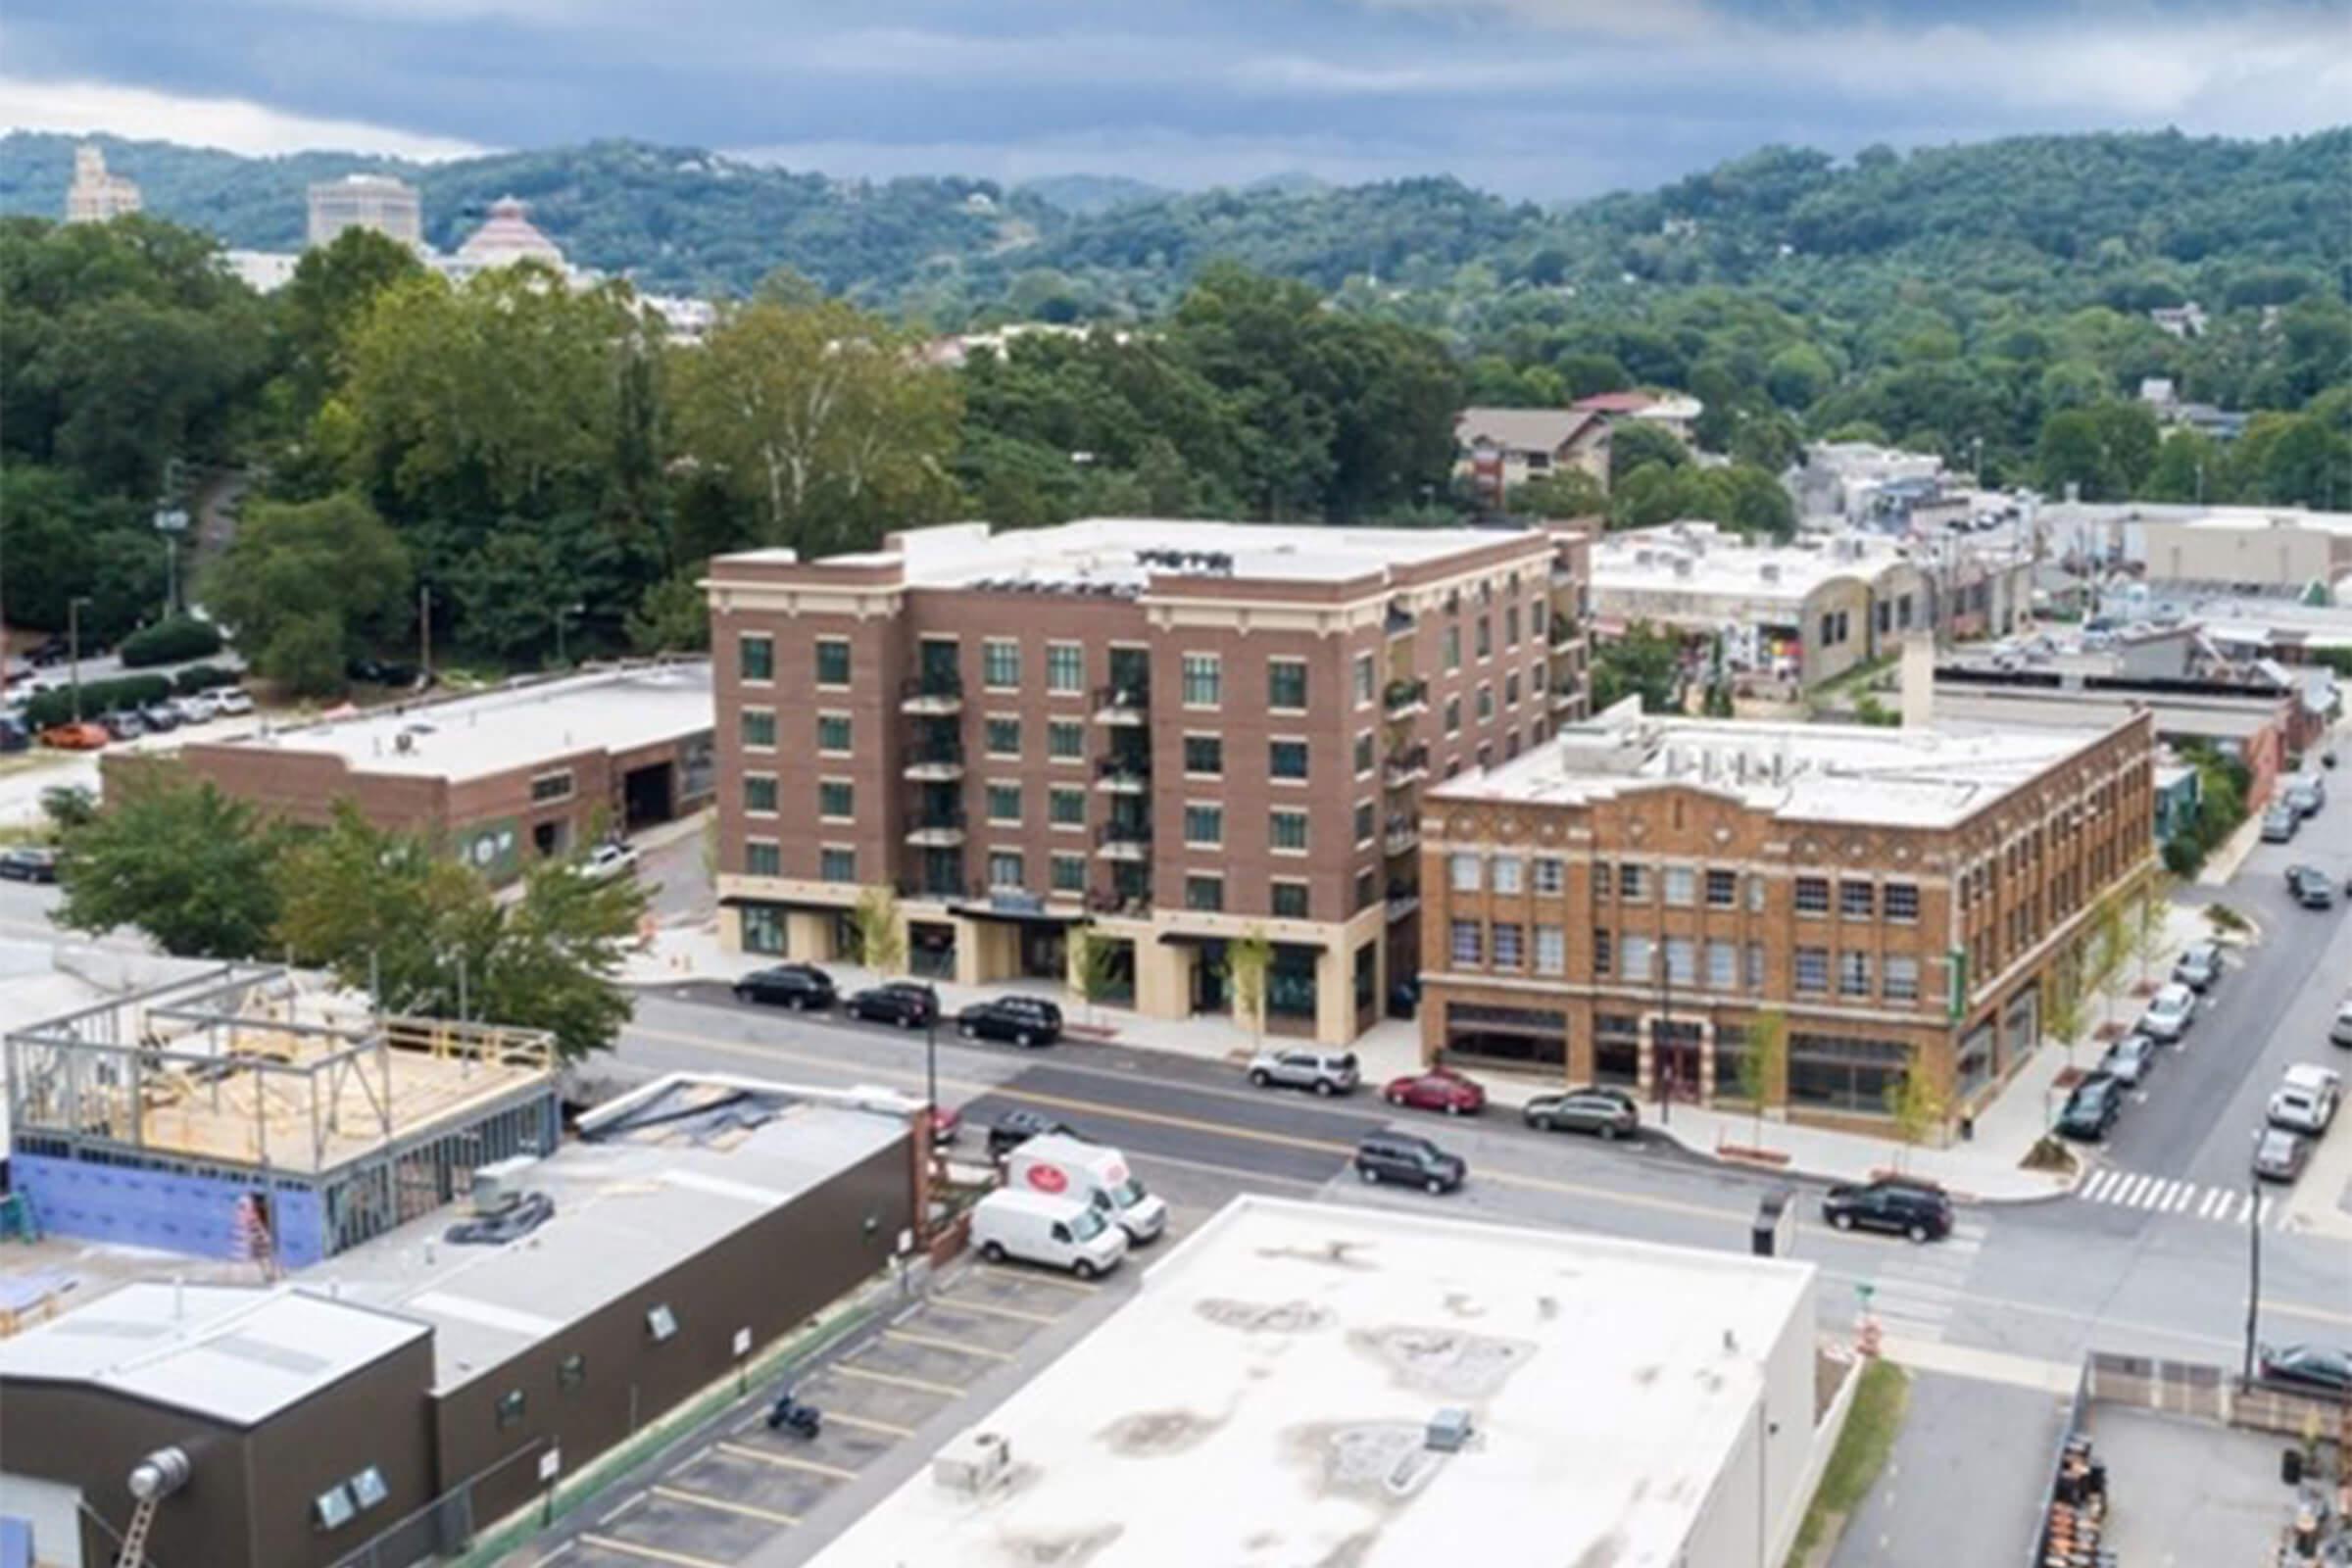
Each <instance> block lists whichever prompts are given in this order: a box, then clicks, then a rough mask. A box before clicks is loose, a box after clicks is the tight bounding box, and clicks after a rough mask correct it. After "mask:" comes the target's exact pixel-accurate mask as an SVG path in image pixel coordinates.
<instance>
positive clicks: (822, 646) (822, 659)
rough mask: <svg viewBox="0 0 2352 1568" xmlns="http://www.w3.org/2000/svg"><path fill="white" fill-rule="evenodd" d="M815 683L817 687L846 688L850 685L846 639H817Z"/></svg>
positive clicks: (847, 642)
mask: <svg viewBox="0 0 2352 1568" xmlns="http://www.w3.org/2000/svg"><path fill="white" fill-rule="evenodd" d="M816 683H817V684H818V685H819V686H847V685H848V684H849V683H850V641H849V639H848V638H846V637H819V638H818V639H817V640H816Z"/></svg>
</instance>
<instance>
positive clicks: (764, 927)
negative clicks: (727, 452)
mask: <svg viewBox="0 0 2352 1568" xmlns="http://www.w3.org/2000/svg"><path fill="white" fill-rule="evenodd" d="M1584 548H1585V541H1584V539H1583V537H1582V536H1581V535H1578V534H1574V533H1563V534H1560V535H1558V536H1556V537H1555V536H1554V535H1553V534H1551V533H1549V532H1545V531H1516V530H1514V531H1478V530H1426V531H1424V530H1404V529H1361V528H1320V527H1277V526H1271V525H1268V526H1252V525H1237V524H1229V523H1202V522H1160V521H1133V520H1121V519H1096V520H1090V521H1085V522H1076V523H1070V524H1067V525H1065V526H1062V527H1057V528H1041V529H1032V530H1027V531H1021V532H1006V533H998V534H992V533H991V532H990V531H989V529H988V526H987V525H986V524H981V523H973V524H957V525H955V526H949V527H940V528H929V529H922V530H917V531H913V532H908V533H902V534H894V535H892V536H891V537H890V538H889V540H888V541H886V543H885V545H884V547H883V548H882V549H880V550H876V551H872V552H867V553H863V554H858V555H848V556H835V557H830V558H826V559H824V560H818V561H802V560H799V559H798V558H797V557H796V556H795V555H794V554H793V553H792V552H791V551H781V550H778V551H757V552H753V553H750V554H746V555H738V556H727V557H721V558H720V559H718V560H717V561H715V562H713V563H712V564H711V576H710V578H709V581H708V587H709V590H710V594H711V634H712V638H713V647H714V648H715V649H716V658H717V694H718V736H719V806H720V869H719V879H718V880H719V893H720V898H721V901H722V904H723V905H724V906H725V907H726V908H727V909H728V911H729V914H728V916H727V918H726V920H725V921H724V922H723V928H724V930H725V931H726V933H727V935H728V936H729V938H730V939H731V940H732V941H734V942H735V943H736V944H738V945H739V946H740V947H741V948H743V949H745V950H747V951H752V952H759V953H770V954H778V955H787V954H788V955H791V956H795V957H807V958H817V959H824V958H831V957H837V956H843V955H844V954H846V953H848V952H850V951H853V950H854V949H855V946H856V942H855V937H854V935H853V933H852V931H851V929H850V927H849V924H848V916H849V911H850V910H851V909H852V908H854V907H856V905H857V903H858V899H859V897H860V895H861V894H862V893H863V891H864V890H865V889H867V888H869V887H874V886H882V887H889V888H892V889H894V890H895V892H896V894H897V897H898V899H899V903H900V907H901V909H902V911H903V912H904V915H905V918H906V926H907V948H908V951H909V956H910V960H911V962H910V966H911V967H912V968H913V969H914V970H915V971H916V972H917V973H923V974H931V975H936V976H940V977H943V978H953V979H956V980H960V981H963V982H965V983H977V982H981V981H986V980H993V979H1002V978H1005V977H1009V976H1014V975H1031V976H1038V977H1043V978H1053V979H1059V978H1062V977H1063V976H1064V974H1065V972H1066V968H1067V946H1066V939H1067V934H1068V932H1069V929H1070V928H1071V927H1072V926H1073V925H1075V924H1079V923H1082V922H1083V923H1089V924H1091V925H1092V926H1093V928H1094V929H1095V931H1096V932H1097V933H1098V935H1100V936H1101V937H1103V939H1105V940H1106V941H1107V942H1108V943H1109V944H1110V951H1111V953H1112V956H1113V963H1112V970H1113V979H1112V989H1113V992H1114V994H1115V995H1118V996H1119V997H1120V998H1121V1000H1131V1001H1132V1003H1133V1005H1135V1006H1136V1007H1138V1008H1139V1009H1140V1010H1142V1011H1144V1012H1146V1013H1148V1014H1152V1015H1154V1016H1161V1017H1181V1016H1184V1015H1187V1014H1189V1013H1195V1012H1216V1011H1223V1010H1225V1009H1226V1008H1227V1007H1228V1006H1229V1005H1230V999H1229V998H1228V997H1227V995H1226V992H1225V979H1224V973H1225V971H1224V966H1223V963H1222V958H1223V954H1224V948H1225V945H1226V944H1227V943H1228V942H1230V941H1232V940H1233V939H1235V938H1237V937H1240V936H1243V935H1245V934H1247V933H1250V932H1251V931H1262V932H1263V933H1264V934H1265V936H1266V937H1267V938H1268V939H1269V940H1270V941H1271V942H1272V943H1273V945H1274V967H1273V973H1272V975H1271V977H1270V982H1269V985H1268V995H1267V1011H1268V1015H1269V1016H1268V1019H1267V1023H1268V1027H1269V1029H1271V1030H1273V1031H1274V1032H1277V1033H1290V1034H1299V1035H1306V1034H1312V1035H1314V1036H1316V1037H1318V1038H1320V1039H1323V1040H1327V1041H1345V1040H1348V1039H1352V1038H1353V1037H1354V1036H1355V1034H1356V1033H1358V1032H1359V1031H1360V1030H1361V1029H1362V1028H1363V1027H1365V1026H1366V1025H1368V1024H1369V1023H1371V1022H1372V1021H1373V1020H1375V1019H1376V1018H1377V1017H1378V1016H1379V1013H1380V1009H1381V1001H1382V998H1383V996H1384V994H1385V993H1386V992H1387V990H1388V988H1389V986H1390V984H1391V983H1392V977H1393V976H1395V975H1397V974H1401V973H1409V972H1410V969H1411V967H1412V966H1413V963H1414V962H1415V960H1416V958H1417V956H1418V953H1419V944H1418V939H1417V934H1416V928H1415V923H1414V922H1415V918H1416V913H1417V907H1418V904H1417V901H1418V895H1419V887H1418V873H1419V867H1420V860H1419V857H1418V855H1417V853H1416V849H1417V834H1418V831H1419V823H1420V809H1419V800H1418V796H1419V791H1420V789H1421V788H1422V786H1423V784H1424V782H1425V781H1426V780H1430V779H1437V778H1444V777H1446V776H1449V775H1451V774H1453V773H1457V772H1459V771H1461V770H1463V769H1465V768H1477V767H1481V766H1486V765H1491V764H1493V763H1496V762H1500V761H1504V760H1509V759H1510V758H1513V757H1516V756H1518V755H1519V753H1520V752H1521V751H1522V750H1524V749H1525V748H1527V747H1529V746H1532V745H1535V744H1537V743H1539V742H1540V741H1542V740H1543V739H1544V737H1545V736H1547V735H1548V734H1549V733H1550V732H1551V730H1552V728H1553V727H1554V726H1555V725H1556V724H1558V723H1559V722H1561V721H1563V720H1567V719H1573V718H1577V717H1581V716H1582V714H1583V712H1584V691H1585V634H1584V630H1583V624H1582V609H1583V606H1582V600H1581V586H1580V584H1581V578H1580V573H1579V570H1578V563H1580V562H1581V561H1582V560H1583V552H1584Z"/></svg>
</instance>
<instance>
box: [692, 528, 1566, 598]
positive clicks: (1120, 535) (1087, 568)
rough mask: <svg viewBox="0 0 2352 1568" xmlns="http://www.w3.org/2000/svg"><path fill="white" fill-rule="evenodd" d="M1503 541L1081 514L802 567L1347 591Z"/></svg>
mask: <svg viewBox="0 0 2352 1568" xmlns="http://www.w3.org/2000/svg"><path fill="white" fill-rule="evenodd" d="M1503 537H1509V536H1508V535H1504V534H1498V533H1495V532H1490V531H1482V530H1476V529H1466V528H1326V527H1317V526H1313V525H1298V524H1281V523H1258V522H1196V521H1190V520H1185V519H1176V518H1153V517H1087V518H1083V519H1081V520H1079V521H1077V522H1065V523H1063V524H1061V525H1060V526H1058V527H1054V528H1007V529H1004V530H1001V531H999V532H995V533H991V532H990V531H989V524H987V523H985V522H958V523H948V524H945V525H943V526H940V527H936V528H916V529H910V530H908V531H907V532H904V533H895V534H892V535H891V536H890V539H889V541H888V543H887V544H886V545H885V546H884V547H883V548H882V549H880V550H869V551H861V552H858V553H857V554H853V555H841V556H825V557H823V558H821V559H819V560H815V561H811V562H809V563H807V564H809V565H820V566H883V565H893V564H902V565H904V567H905V569H906V580H907V583H908V584H909V585H911V586H914V587H921V588H975V587H986V586H991V585H995V586H1004V585H1005V584H1008V583H1015V584H1017V583H1030V584H1036V585H1039V586H1054V587H1059V588H1063V589H1070V588H1075V587H1087V588H1094V589H1096V590H1098V591H1102V592H1104V593H1118V594H1124V595H1126V596H1128V597H1133V596H1135V595H1137V594H1140V593H1141V592H1143V590H1144V589H1146V588H1147V587H1148V586H1150V583H1151V579H1152V576H1153V574H1154V573H1167V574H1172V575H1182V576H1203V575H1213V576H1225V577H1232V578H1235V579H1237V580H1243V581H1256V582H1266V581H1274V582H1299V583H1327V582H1348V581H1351V580H1353V579H1355V578H1358V577H1362V576H1366V575H1368V574H1372V573H1376V572H1381V571H1386V570H1391V569H1394V568H1396V567H1399V566H1409V565H1415V564H1422V563H1425V562H1433V561H1443V560H1445V559H1446V557H1448V556H1453V555H1460V554H1463V553H1466V552H1468V551H1472V550H1479V549H1483V548H1485V547H1487V546H1490V545H1492V544H1494V543H1495V540H1496V539H1497V538H1503ZM1531 537H1532V536H1531ZM1182 558H1191V559H1189V560H1188V559H1182ZM721 559H722V561H739V562H746V563H759V564H777V565H793V564H802V563H800V560H799V557H798V556H797V555H796V554H795V553H794V552H793V551H790V550H755V551H749V552H746V553H744V554H741V555H735V556H727V557H723V558H721Z"/></svg>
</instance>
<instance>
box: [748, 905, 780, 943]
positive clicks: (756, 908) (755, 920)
mask: <svg viewBox="0 0 2352 1568" xmlns="http://www.w3.org/2000/svg"><path fill="white" fill-rule="evenodd" d="M743 951H744V952H746V953H767V954H777V955H780V954H782V953H783V951H784V911H783V910H782V909H780V908H778V907H776V906H775V905H772V904H753V905H747V906H745V907H744V911H743Z"/></svg>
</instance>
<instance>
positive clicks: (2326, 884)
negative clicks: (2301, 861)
mask: <svg viewBox="0 0 2352 1568" xmlns="http://www.w3.org/2000/svg"><path fill="white" fill-rule="evenodd" d="M2295 870H2296V872H2297V873H2298V874H2297V875H2296V877H2295V879H2294V881H2293V882H2292V883H2291V884H2289V885H2290V886H2291V887H2292V888H2293V890H2294V895H2295V902H2296V903H2297V904H2300V905H2301V906H2303V907H2305V908H2306V909H2332V908H2333V907H2335V884H2334V883H2333V882H2332V881H2330V880H2329V879H2328V876H2327V872H2325V871H2322V870H2320V869H2319V868H2318V867H2316V866H2309V865H2299V866H2297V867H2295Z"/></svg>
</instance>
